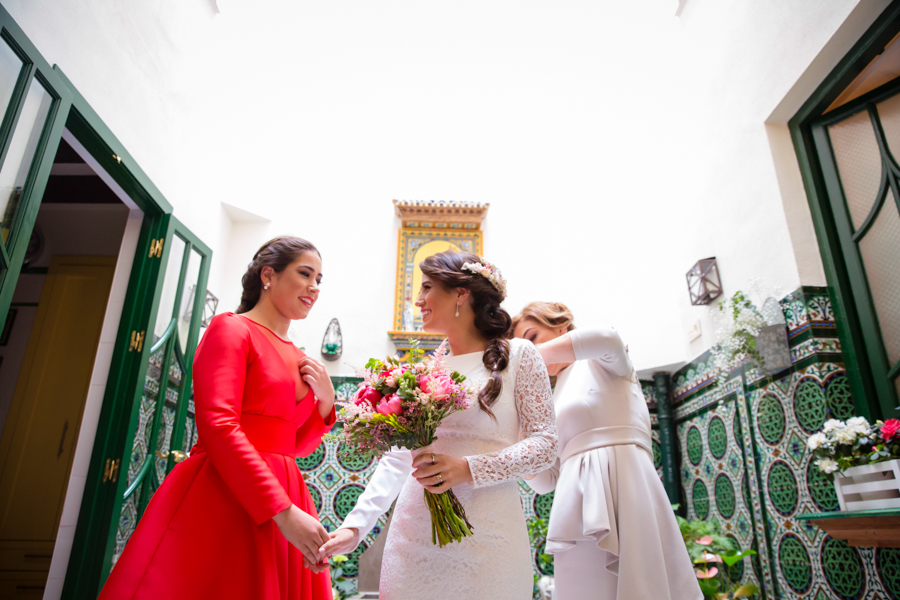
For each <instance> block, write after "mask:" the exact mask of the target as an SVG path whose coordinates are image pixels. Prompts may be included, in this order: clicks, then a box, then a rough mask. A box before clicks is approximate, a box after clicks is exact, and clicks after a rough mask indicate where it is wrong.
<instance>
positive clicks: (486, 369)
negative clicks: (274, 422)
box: [322, 251, 556, 600]
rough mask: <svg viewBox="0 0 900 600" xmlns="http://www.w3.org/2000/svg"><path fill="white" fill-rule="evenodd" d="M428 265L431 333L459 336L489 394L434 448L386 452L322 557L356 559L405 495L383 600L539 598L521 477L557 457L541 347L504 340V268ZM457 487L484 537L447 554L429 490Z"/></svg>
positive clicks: (458, 349) (397, 512) (461, 351)
mask: <svg viewBox="0 0 900 600" xmlns="http://www.w3.org/2000/svg"><path fill="white" fill-rule="evenodd" d="M464 265H465V267H464ZM421 267H422V272H423V278H422V290H421V292H420V293H419V298H418V301H417V302H416V305H417V306H419V308H420V309H421V311H422V320H423V324H424V328H425V329H426V330H427V331H432V332H437V333H443V334H445V335H446V336H447V338H448V340H449V343H450V348H451V355H450V356H449V357H448V358H447V359H446V363H447V366H448V367H450V368H451V369H453V370H456V371H459V372H460V373H462V374H463V375H465V376H466V377H467V379H468V380H469V381H468V383H469V384H471V385H473V386H475V387H476V388H478V389H481V390H482V391H481V393H480V394H479V404H478V405H473V406H471V407H469V409H468V410H465V411H461V412H458V413H455V414H453V415H451V416H449V417H448V418H447V419H445V420H444V421H443V423H442V424H441V426H440V427H439V428H438V430H437V440H436V441H435V442H434V443H433V444H432V445H431V446H429V447H426V448H423V449H421V450H416V451H415V452H409V451H405V450H394V451H392V452H390V453H388V454H387V455H385V456H384V457H383V458H382V459H381V461H380V463H379V465H378V468H377V469H376V471H375V473H374V475H373V476H372V480H371V481H370V482H369V485H368V486H367V487H366V491H365V492H364V493H363V494H362V496H360V498H359V501H358V502H357V505H356V508H354V509H353V511H351V513H350V514H349V515H348V516H347V518H346V519H345V520H344V522H343V524H342V525H341V528H340V529H338V530H337V531H336V532H334V533H332V540H331V541H330V542H328V543H327V544H326V545H325V546H324V547H323V549H322V551H323V552H324V553H325V554H326V555H328V556H331V555H334V554H340V553H346V552H351V551H352V550H353V549H354V548H356V546H357V545H358V544H359V541H360V540H361V539H362V538H363V537H365V535H366V534H368V532H369V531H371V529H372V527H374V525H375V522H376V521H377V519H378V517H379V516H381V515H382V514H383V513H385V512H386V511H387V510H388V509H389V508H390V506H391V504H392V503H393V501H394V499H395V498H396V499H397V504H396V507H395V508H394V513H393V517H392V520H391V526H390V528H389V530H388V538H387V543H386V545H385V549H384V559H383V561H382V567H381V585H380V598H382V600H406V599H409V600H423V599H430V600H441V599H444V598H446V599H448V600H450V599H452V600H458V599H459V598H490V599H491V600H506V599H508V600H527V599H528V598H531V594H532V586H533V577H532V566H531V564H532V563H531V551H530V546H529V542H528V533H527V529H526V526H525V517H524V514H523V512H522V503H521V500H520V497H519V492H518V489H517V486H518V484H517V479H518V478H520V477H524V476H528V475H532V474H535V473H538V472H540V471H543V470H544V469H546V468H548V467H549V466H551V465H552V464H553V463H554V461H555V460H556V423H555V420H554V411H553V402H552V400H551V392H550V381H549V378H548V376H547V370H546V368H545V367H544V362H543V360H542V359H541V356H540V354H538V352H537V350H536V349H535V347H534V346H533V345H532V344H531V342H528V341H527V340H505V339H503V337H502V336H503V335H504V334H505V333H506V331H507V329H508V327H509V325H510V322H511V320H510V316H509V315H508V314H507V313H506V311H504V310H503V309H502V308H500V302H501V301H502V300H503V298H504V297H505V295H506V286H505V282H504V281H503V280H502V278H500V276H499V272H498V271H497V270H496V268H493V267H492V266H490V265H488V264H487V263H486V262H484V261H483V260H482V259H480V258H478V257H477V256H475V255H472V254H464V253H460V252H452V251H448V252H442V253H440V254H436V255H434V256H431V257H429V258H428V259H426V260H425V261H424V262H423V263H422V265H421ZM485 267H488V268H485ZM451 487H452V488H453V491H454V493H455V494H456V495H457V497H458V498H459V500H460V502H461V503H462V505H463V506H464V507H465V510H466V515H467V517H468V519H469V522H470V523H471V524H472V526H473V534H474V535H473V536H472V537H468V538H465V539H463V541H462V542H460V543H451V544H449V545H447V546H444V547H443V548H440V547H439V546H437V545H434V544H433V543H432V540H431V521H430V516H429V513H428V509H427V507H426V505H425V501H424V498H423V493H422V490H423V489H425V490H428V491H429V492H431V493H443V492H445V491H446V490H448V489H449V488H451Z"/></svg>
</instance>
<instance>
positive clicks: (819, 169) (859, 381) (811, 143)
mask: <svg viewBox="0 0 900 600" xmlns="http://www.w3.org/2000/svg"><path fill="white" fill-rule="evenodd" d="M898 33H900V0H894V2H892V3H891V4H890V5H889V6H888V7H887V8H886V9H885V10H884V12H883V13H882V14H881V15H880V16H879V17H878V19H876V20H875V23H874V24H873V25H872V26H871V27H870V28H869V29H868V31H866V33H865V34H863V36H862V37H861V38H860V40H859V41H858V42H857V43H856V44H855V45H854V46H853V48H852V49H851V50H850V51H849V52H848V53H847V55H846V56H844V58H843V59H842V60H841V61H840V62H839V63H838V65H837V66H836V67H835V68H834V69H833V70H832V71H831V73H829V75H828V76H827V77H826V78H825V80H824V81H823V82H822V84H821V85H820V86H819V88H818V89H817V90H816V91H815V92H814V93H813V94H812V96H810V98H809V99H808V100H807V101H806V103H804V104H803V106H802V107H801V108H800V110H799V111H798V112H797V114H796V115H794V117H793V118H792V119H791V120H790V121H789V122H788V127H789V129H790V132H791V137H792V139H793V142H794V150H795V151H796V153H797V161H798V163H799V165H800V174H801V176H802V178H803V186H804V188H805V189H806V196H807V199H808V201H809V208H810V213H811V215H812V220H813V226H814V227H815V230H816V237H817V239H818V243H819V251H820V253H821V255H822V264H823V266H824V268H825V278H826V280H827V282H828V288H829V292H830V295H831V299H832V302H833V304H834V314H835V321H836V322H837V330H838V336H839V338H840V340H841V348H842V352H843V356H844V362H845V366H846V368H847V377H848V380H849V382H850V389H851V392H852V394H853V401H854V404H855V406H856V410H857V411H858V413H859V414H861V415H863V416H866V417H869V418H870V419H876V418H885V419H887V418H894V417H897V416H900V415H898V414H897V411H896V403H895V402H893V399H892V397H891V395H888V394H886V392H885V391H884V386H883V385H881V383H880V382H878V381H877V377H876V375H875V374H874V373H873V372H872V370H871V368H870V365H871V364H872V359H873V357H877V354H876V353H879V352H883V349H882V348H880V347H874V345H872V344H867V343H866V339H865V337H864V334H863V332H864V325H863V321H864V320H865V319H861V318H860V317H861V311H869V310H871V307H868V306H860V305H859V304H858V303H857V301H856V300H855V299H854V293H853V282H854V281H858V280H859V277H860V276H862V277H863V278H865V274H864V273H862V272H861V271H860V269H861V267H860V265H859V264H858V263H857V264H852V263H848V262H847V260H846V259H845V256H844V252H843V250H842V247H841V241H840V235H839V229H838V221H837V220H836V217H837V215H835V213H834V211H833V209H832V205H831V201H830V200H829V195H828V185H827V182H828V177H829V176H828V174H827V173H826V172H825V171H826V169H823V165H822V161H820V160H819V154H818V152H817V149H816V141H815V133H814V125H815V121H817V120H818V119H819V118H820V117H821V116H822V115H823V114H824V113H825V111H826V110H827V109H828V107H829V106H831V103H832V102H834V101H835V99H837V97H838V96H839V95H840V94H841V92H843V91H844V90H845V89H846V88H847V86H849V85H850V83H851V82H852V81H853V80H854V79H855V78H856V77H857V75H859V74H860V73H861V72H862V71H863V70H864V69H865V68H866V66H868V64H869V63H870V62H871V61H872V60H873V59H874V58H875V57H876V56H878V55H879V54H881V52H882V51H883V50H884V48H885V46H887V45H888V44H889V43H890V42H891V40H892V39H893V38H894V37H895V36H896V35H897V34H898Z"/></svg>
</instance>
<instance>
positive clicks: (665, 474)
mask: <svg viewBox="0 0 900 600" xmlns="http://www.w3.org/2000/svg"><path fill="white" fill-rule="evenodd" d="M671 379H672V376H671V374H670V373H667V372H659V373H654V374H653V386H654V392H655V396H656V418H657V421H658V422H659V451H660V459H661V462H662V480H663V487H664V488H666V495H667V496H668V497H669V502H670V503H671V504H679V503H680V502H681V498H680V490H679V483H678V475H677V470H676V469H675V458H676V456H677V443H678V442H677V439H678V438H677V436H676V435H675V420H674V418H673V417H674V415H673V414H672V393H671Z"/></svg>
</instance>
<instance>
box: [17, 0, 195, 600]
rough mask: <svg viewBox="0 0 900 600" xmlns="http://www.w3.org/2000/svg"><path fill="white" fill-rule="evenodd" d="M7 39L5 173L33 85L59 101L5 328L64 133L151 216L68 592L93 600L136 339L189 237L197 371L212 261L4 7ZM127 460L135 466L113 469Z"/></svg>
mask: <svg viewBox="0 0 900 600" xmlns="http://www.w3.org/2000/svg"><path fill="white" fill-rule="evenodd" d="M0 36H2V39H3V41H5V42H6V43H8V44H9V45H10V47H11V48H12V49H13V50H14V52H15V53H16V54H17V55H18V56H19V58H21V59H22V61H23V67H22V69H21V71H20V74H19V77H18V79H17V81H16V86H15V89H14V92H13V95H12V99H11V100H10V106H12V107H14V110H9V111H7V112H6V113H4V115H0V116H2V118H3V120H2V122H0V167H2V164H3V161H4V160H5V154H6V150H7V148H8V147H9V144H10V140H11V137H12V134H13V132H14V131H15V127H16V124H17V121H18V118H19V115H20V113H21V110H22V105H23V104H24V99H25V96H26V94H27V93H28V90H29V87H30V85H31V83H32V81H34V80H35V79H36V80H37V81H39V82H40V83H41V84H42V85H43V86H44V88H45V89H46V90H47V91H48V92H49V94H50V97H51V98H52V103H51V105H50V110H49V112H48V115H47V118H46V121H45V125H44V128H43V130H42V133H41V137H40V138H39V143H38V145H37V149H36V150H35V154H34V157H33V158H32V157H27V158H26V160H29V161H31V168H30V170H29V173H28V178H27V180H26V182H25V185H24V186H23V188H22V194H21V195H20V196H19V198H18V201H19V204H18V207H17V209H16V211H17V212H16V213H15V221H14V222H13V224H12V227H11V228H10V233H9V237H8V243H7V244H6V245H5V246H4V244H3V243H2V242H0V328H2V325H3V323H4V321H5V319H4V318H3V317H5V315H6V312H7V311H8V309H9V304H10V301H11V299H12V294H13V292H14V289H15V282H16V281H17V280H18V277H19V274H20V272H21V266H22V262H23V259H24V255H25V251H26V248H27V245H28V241H29V238H30V232H31V230H32V229H33V227H34V222H35V219H36V218H37V213H38V210H39V209H40V204H41V199H42V197H43V193H44V190H45V189H46V184H47V180H48V179H49V176H50V169H51V167H52V164H53V160H54V158H55V155H56V151H57V148H58V147H59V141H60V139H61V138H62V133H63V131H64V129H68V130H69V131H70V132H71V133H72V135H74V137H75V138H76V139H77V140H78V141H79V143H81V144H82V145H83V146H84V147H85V148H86V149H87V151H88V152H89V153H90V154H91V156H92V157H93V158H94V159H95V160H96V161H97V162H98V163H99V164H100V166H101V167H102V168H103V169H104V170H105V171H106V172H107V173H108V174H109V175H110V177H112V179H113V180H114V181H116V183H118V184H119V186H121V188H122V190H123V191H124V192H125V193H126V194H127V195H128V196H129V197H130V198H131V200H132V201H133V202H134V203H135V204H136V205H137V206H138V207H139V208H140V209H141V210H142V211H143V212H144V219H143V223H142V225H141V231H140V234H139V237H138V242H137V248H136V252H135V260H134V264H133V266H132V269H131V274H130V278H129V284H128V290H127V292H126V297H125V305H124V309H123V311H122V316H121V320H120V324H119V329H118V332H117V338H116V344H115V349H114V351H113V357H112V363H111V368H110V372H109V378H108V380H107V386H106V393H105V395H104V399H103V406H102V408H101V414H100V420H99V423H98V428H97V433H96V437H95V440H94V447H93V449H92V454H91V462H90V467H89V471H88V477H87V483H86V485H85V490H84V496H83V498H82V503H81V510H80V513H79V517H78V523H77V527H76V532H75V540H74V546H73V549H72V552H71V557H70V559H69V565H68V569H67V572H66V581H65V586H64V589H63V597H65V598H94V597H96V596H97V594H98V592H99V590H100V587H101V585H102V582H103V581H104V580H105V578H106V576H107V574H108V570H109V567H108V565H109V560H108V557H107V560H103V554H104V553H105V554H107V555H108V554H109V553H110V549H109V543H108V542H109V540H110V539H112V540H113V541H114V540H115V533H116V525H117V524H118V520H119V513H118V511H119V509H120V507H121V499H122V496H123V492H124V489H123V488H124V485H125V479H126V478H125V477H118V472H119V471H120V470H121V471H123V472H125V471H126V470H127V468H128V465H127V459H128V456H129V453H130V448H131V446H130V445H131V443H132V439H133V437H134V427H133V425H134V423H135V421H136V413H137V412H138V409H139V405H140V398H141V389H142V387H143V382H144V377H145V375H146V371H147V364H148V358H149V356H150V351H151V346H152V343H148V344H131V341H132V340H133V339H135V338H134V337H133V334H137V333H138V332H145V331H147V330H148V329H149V323H150V322H151V320H152V319H153V318H154V316H155V315H156V312H157V309H158V307H159V304H160V297H161V291H162V290H161V287H162V285H161V284H162V280H163V277H162V276H163V274H164V269H165V265H166V264H167V263H166V259H167V256H168V250H169V247H170V244H169V242H170V241H171V239H172V236H173V235H176V232H177V234H178V235H180V237H182V238H183V239H187V240H189V242H190V244H189V247H190V248H193V249H195V250H197V251H198V252H199V253H200V254H201V256H202V263H201V268H200V273H199V279H198V283H197V293H195V297H194V303H193V307H192V310H193V311H194V312H193V314H194V315H195V318H193V319H192V320H191V327H190V328H189V331H188V341H187V351H186V352H184V354H183V356H182V359H183V361H184V364H185V365H187V366H189V365H190V364H191V362H192V360H193V349H194V347H195V346H196V343H197V341H198V338H199V333H200V332H199V330H200V323H199V321H200V318H199V316H198V315H202V313H203V308H204V301H205V294H206V283H207V279H208V274H209V263H210V260H211V257H212V253H211V251H210V249H209V248H208V247H207V246H206V245H205V244H203V243H202V242H201V241H200V240H199V239H197V238H196V236H193V234H191V233H190V231H188V230H187V229H186V228H185V227H184V226H183V225H181V223H179V222H178V220H177V219H175V217H174V216H172V205H171V204H170V203H169V202H168V201H167V200H166V198H165V197H164V196H163V194H162V193H161V192H160V190H159V189H158V188H157V187H156V186H155V185H154V184H153V182H152V181H151V180H150V178H149V177H148V176H147V174H146V173H145V172H144V171H143V170H142V169H141V168H140V166H138V164H137V162H136V161H135V160H134V158H133V157H132V156H131V155H130V154H129V153H128V151H127V150H126V149H125V147H124V146H123V145H122V143H121V142H120V141H119V140H118V138H117V137H116V136H115V135H114V134H113V133H112V131H111V130H110V129H109V128H108V127H107V126H106V124H105V123H104V122H103V120H102V119H101V118H100V117H99V116H98V115H97V113H96V112H95V111H94V110H93V109H92V108H91V106H90V105H89V104H88V102H87V101H86V100H85V98H84V97H83V96H82V95H81V94H80V93H79V92H78V91H77V90H76V88H75V86H74V85H72V83H71V81H69V79H68V78H67V77H66V76H65V74H64V73H63V72H62V71H61V70H60V69H59V67H57V66H53V67H51V66H50V65H49V63H47V62H46V61H45V60H44V58H43V57H42V56H41V54H40V52H39V51H38V50H37V48H36V47H35V46H34V45H33V44H32V43H31V41H30V40H29V39H28V37H27V36H26V35H25V33H24V32H23V31H22V30H21V28H19V26H18V25H17V24H16V22H15V21H14V20H13V18H12V17H11V16H10V15H9V13H8V12H7V11H6V9H5V8H4V7H3V6H2V5H0ZM183 272H184V269H182V273H183ZM139 339H141V338H139ZM176 343H177V342H176ZM190 383H191V382H190V373H189V371H188V370H187V369H186V370H185V376H184V377H183V379H182V383H181V389H182V391H183V392H186V393H182V394H181V395H180V399H179V402H178V404H177V407H176V414H177V417H176V418H177V419H179V421H178V422H182V421H183V420H184V419H185V418H186V417H187V414H188V410H189V409H188V404H189V399H190ZM181 398H183V401H181ZM183 430H184V427H183V426H182V427H177V428H175V429H174V430H173V435H172V444H173V446H172V447H174V448H180V447H182V444H183V443H184V431H183ZM123 458H124V459H125V460H126V464H118V463H115V462H113V461H114V460H115V459H123ZM109 465H113V468H112V469H110V468H109ZM116 466H118V468H115V467H116ZM172 466H173V460H172V459H171V458H170V459H169V461H168V469H171V468H172ZM98 550H99V551H100V552H99V554H100V555H98Z"/></svg>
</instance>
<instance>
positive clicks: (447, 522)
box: [418, 431, 474, 548]
mask: <svg viewBox="0 0 900 600" xmlns="http://www.w3.org/2000/svg"><path fill="white" fill-rule="evenodd" d="M423 438H424V439H420V440H418V441H419V448H424V447H425V446H428V445H429V444H431V443H433V442H434V440H435V437H434V432H433V431H428V432H425V435H424V436H423ZM422 491H423V493H424V494H425V504H426V506H428V512H429V513H431V543H432V544H438V545H439V546H440V547H442V548H443V547H444V546H446V545H447V544H449V543H450V542H461V541H462V540H463V538H466V537H470V536H471V535H472V530H473V529H474V528H473V527H472V524H471V523H469V519H468V517H466V510H465V508H463V505H462V503H461V502H460V501H459V498H457V497H456V494H454V493H453V490H452V489H450V490H447V491H446V492H444V493H442V494H432V493H431V492H429V491H428V490H422Z"/></svg>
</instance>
